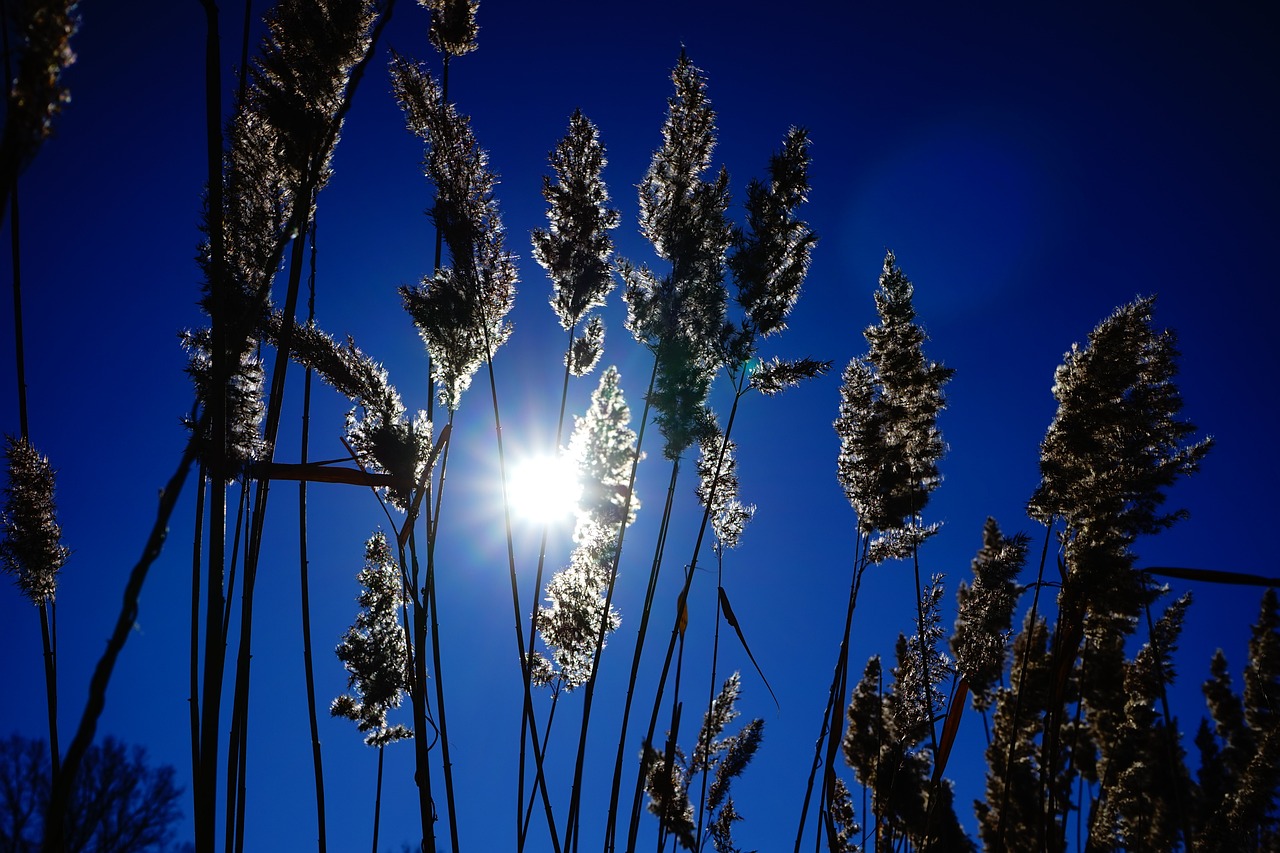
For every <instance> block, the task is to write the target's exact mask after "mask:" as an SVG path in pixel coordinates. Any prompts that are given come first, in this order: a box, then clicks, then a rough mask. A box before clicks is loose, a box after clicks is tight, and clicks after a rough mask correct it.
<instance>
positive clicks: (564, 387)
mask: <svg viewBox="0 0 1280 853" xmlns="http://www.w3.org/2000/svg"><path fill="white" fill-rule="evenodd" d="M573 332H574V329H573V328H570V329H569V346H568V347H566V349H565V360H564V380H563V382H562V383H561V385H560V416H559V418H558V419H557V420H556V438H555V445H554V446H553V447H552V449H551V452H552V453H553V454H554V453H559V452H560V441H561V439H562V438H563V437H564V413H565V407H566V405H567V403H568V399H569V358H570V353H571V352H572V347H573ZM547 534H548V524H547V523H544V524H543V525H542V540H541V542H540V543H539V544H538V568H537V571H536V572H534V578H533V604H532V606H531V608H530V610H529V643H528V645H527V646H526V647H525V661H526V663H527V662H528V661H529V660H531V659H532V658H533V644H534V639H535V638H536V636H537V633H538V595H539V594H540V593H541V592H542V570H543V568H544V567H545V565H546V559H547ZM606 612H607V611H606ZM523 673H524V679H525V692H526V693H529V694H530V697H531V698H532V687H533V686H532V684H531V683H530V679H531V678H532V671H531V670H530V668H529V667H528V666H525V667H523ZM552 707H553V708H554V707H555V706H554V705H552ZM532 713H533V706H532V703H530V704H529V705H527V706H525V709H524V711H523V712H522V713H521V715H520V760H519V766H518V769H517V772H516V778H517V780H518V782H517V785H516V850H517V851H523V850H524V842H525V833H526V832H527V831H528V830H527V826H528V821H527V820H522V819H521V817H520V810H521V808H522V807H523V805H524V767H525V741H526V738H527V737H528V736H529V720H530V716H531V714H532ZM550 733H551V723H550V720H548V721H547V731H546V734H547V735H550ZM543 754H544V755H545V754H546V749H545V745H544V748H543ZM542 772H543V768H542V766H541V762H539V766H538V768H537V773H538V775H542Z"/></svg>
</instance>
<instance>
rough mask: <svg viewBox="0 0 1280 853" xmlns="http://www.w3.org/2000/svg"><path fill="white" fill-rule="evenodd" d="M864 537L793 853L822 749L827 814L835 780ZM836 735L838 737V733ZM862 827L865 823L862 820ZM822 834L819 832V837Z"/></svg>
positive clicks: (821, 807)
mask: <svg viewBox="0 0 1280 853" xmlns="http://www.w3.org/2000/svg"><path fill="white" fill-rule="evenodd" d="M866 542H867V536H866V535H865V534H863V533H861V528H859V533H858V537H857V542H856V544H855V545H854V555H853V563H854V570H853V575H852V577H850V579H849V603H848V605H847V607H846V608H845V616H844V630H843V631H842V632H841V634H840V650H839V652H837V654H836V665H835V667H834V668H833V669H832V671H831V687H830V688H829V689H828V691H827V707H826V710H824V711H823V712H822V725H821V726H820V727H819V731H818V739H817V741H815V742H814V745H813V766H812V767H810V768H809V781H808V782H807V783H806V784H805V789H804V802H803V803H802V804H801V806H800V825H799V826H798V827H796V844H795V853H800V843H801V840H802V839H803V838H804V825H805V823H806V821H807V820H808V814H809V800H810V798H811V797H812V795H813V780H814V777H815V776H816V775H817V772H818V768H819V767H822V766H823V755H824V750H823V747H824V746H825V747H826V750H825V755H826V765H825V766H826V768H827V769H826V770H825V771H824V772H823V778H822V789H821V791H820V793H819V805H818V809H819V811H826V810H827V806H828V796H829V794H828V791H829V790H830V788H831V783H832V782H833V781H834V780H833V779H832V778H831V777H832V775H833V774H834V772H835V770H834V768H833V767H832V763H833V761H834V759H835V749H836V747H835V744H838V743H839V742H840V737H841V734H842V733H843V731H844V725H843V723H842V721H841V717H840V716H839V715H842V714H843V713H844V705H843V703H844V692H845V688H846V687H847V685H848V671H849V634H850V633H851V632H852V631H853V613H854V610H856V609H857V607H858V590H859V589H860V588H861V586H862V573H863V572H864V571H866V565H865V563H864V562H863V559H864V557H863V555H864V552H865V547H866ZM837 732H839V733H841V734H837ZM863 823H864V824H865V823H866V821H865V820H864V821H863ZM821 836H822V833H821V832H819V833H818V837H819V838H821Z"/></svg>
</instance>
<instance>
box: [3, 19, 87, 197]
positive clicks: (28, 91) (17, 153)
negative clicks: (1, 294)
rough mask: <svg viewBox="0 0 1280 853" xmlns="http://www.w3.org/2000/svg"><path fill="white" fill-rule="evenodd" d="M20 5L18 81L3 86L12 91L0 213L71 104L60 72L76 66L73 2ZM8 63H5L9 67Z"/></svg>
mask: <svg viewBox="0 0 1280 853" xmlns="http://www.w3.org/2000/svg"><path fill="white" fill-rule="evenodd" d="M17 5H18V7H19V8H18V10H17V14H16V22H17V23H18V25H19V29H20V30H21V33H20V38H21V45H20V47H19V49H18V50H19V52H18V69H17V71H16V73H15V74H14V79H12V80H6V81H5V84H6V86H7V87H8V91H7V93H6V101H5V121H4V133H3V137H0V211H3V210H6V209H7V208H8V202H9V193H10V192H11V191H12V189H13V182H14V181H15V180H16V179H17V177H18V174H19V173H20V172H21V171H22V170H23V169H24V168H25V167H26V166H27V164H28V163H30V162H31V159H32V158H33V157H34V156H35V155H36V152H37V151H38V150H39V149H40V145H41V144H42V143H43V142H44V141H45V140H46V139H48V138H49V136H50V135H51V134H52V133H53V120H54V118H55V117H56V116H57V115H58V113H59V112H61V111H62V106H63V104H65V103H67V102H68V101H70V100H71V95H70V94H69V93H68V91H67V89H66V87H65V86H63V85H62V72H63V71H65V70H66V69H67V67H68V66H69V65H71V63H73V62H75V60H76V56H75V54H74V53H72V51H71V37H72V36H73V35H75V32H76V28H77V26H78V25H79V20H78V19H77V18H76V16H75V14H74V11H75V7H76V4H75V2H68V0H57V2H50V0H25V2H21V3H19V4H17ZM6 14H7V11H6ZM6 46H7V45H6ZM7 62H8V60H7V58H6V67H8V65H7Z"/></svg>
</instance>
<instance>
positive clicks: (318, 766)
mask: <svg viewBox="0 0 1280 853" xmlns="http://www.w3.org/2000/svg"><path fill="white" fill-rule="evenodd" d="M315 319H316V220H315V218H314V217H312V220H311V271H310V275H309V277H308V281H307V325H309V326H310V325H314V323H315ZM311 377H312V369H311V368H310V367H308V368H307V369H306V372H305V374H304V375H303V380H302V435H301V438H300V441H299V445H300V446H299V450H298V459H299V462H300V463H301V464H303V465H306V464H307V455H308V450H309V447H310V439H311ZM298 571H299V586H300V593H301V605H302V669H303V676H304V680H305V683H306V704H307V722H308V725H309V727H310V732H311V763H312V767H313V769H314V771H315V782H316V848H317V850H318V851H319V853H325V851H326V850H327V848H328V842H327V838H326V835H327V834H326V832H325V815H324V761H323V758H322V756H321V753H320V726H319V722H318V721H317V719H316V681H315V671H314V667H313V666H312V660H311V582H310V577H309V574H310V558H309V555H308V549H307V481H306V480H302V481H300V482H299V483H298ZM382 750H383V747H381V746H380V747H378V790H379V792H381V790H382ZM380 802H381V801H379V804H380ZM373 837H374V848H375V850H376V848H377V838H378V824H377V817H376V816H375V818H374V828H373Z"/></svg>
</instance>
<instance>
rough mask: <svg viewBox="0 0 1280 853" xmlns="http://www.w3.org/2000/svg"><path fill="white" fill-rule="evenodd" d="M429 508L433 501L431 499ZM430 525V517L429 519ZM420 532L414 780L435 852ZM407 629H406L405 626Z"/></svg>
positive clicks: (414, 597) (413, 548) (426, 842)
mask: <svg viewBox="0 0 1280 853" xmlns="http://www.w3.org/2000/svg"><path fill="white" fill-rule="evenodd" d="M427 506H428V509H430V502H429V501H428V504H427ZM427 523H428V525H430V523H431V519H430V518H429V517H428V519H427ZM416 537H417V533H416V531H415V530H414V529H413V528H410V531H409V548H410V553H411V554H412V555H413V573H412V575H410V587H409V598H410V600H411V603H412V604H413V642H412V643H410V645H409V654H410V655H411V657H412V658H413V678H412V679H410V681H409V686H410V690H409V699H410V702H411V704H412V705H413V747H414V781H415V783H416V784H417V787H418V814H419V817H420V818H421V823H422V850H423V853H435V850H436V835H435V801H434V800H433V799H432V797H431V753H430V750H431V747H430V745H429V744H428V743H427V661H426V657H425V656H424V651H425V649H426V645H427V618H426V613H425V608H424V607H423V603H422V602H423V600H422V591H421V589H420V588H419V586H418V572H419V569H418V551H417V544H416V543H417V539H416ZM399 554H400V572H401V574H402V575H408V574H409V572H408V569H407V567H406V565H405V549H404V547H403V546H401V547H400V548H399ZM406 630H407V629H406Z"/></svg>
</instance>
